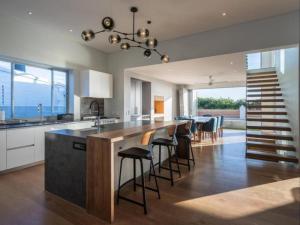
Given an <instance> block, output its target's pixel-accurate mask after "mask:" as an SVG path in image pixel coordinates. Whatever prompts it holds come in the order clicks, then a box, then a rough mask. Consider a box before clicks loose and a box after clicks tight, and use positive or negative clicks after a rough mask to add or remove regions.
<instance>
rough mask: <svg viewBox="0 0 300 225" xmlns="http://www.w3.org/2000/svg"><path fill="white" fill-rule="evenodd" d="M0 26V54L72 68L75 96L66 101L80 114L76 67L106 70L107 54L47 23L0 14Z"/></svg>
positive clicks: (77, 68) (72, 84)
mask: <svg viewBox="0 0 300 225" xmlns="http://www.w3.org/2000/svg"><path fill="white" fill-rule="evenodd" d="M0 30H1V34H0V57H1V56H4V57H8V58H16V59H22V60H25V61H29V62H35V63H40V64H46V65H50V66H55V67H60V68H67V69H71V70H73V72H72V75H73V76H72V77H71V80H70V83H71V86H73V87H74V95H75V96H74V98H73V99H71V102H70V103H71V106H74V111H75V113H76V116H77V117H78V116H79V114H80V98H79V95H80V93H79V71H80V70H81V69H86V68H89V69H94V70H99V71H103V72H106V71H107V55H106V54H104V53H102V52H100V51H98V50H96V49H93V48H89V47H87V46H84V45H81V44H80V43H79V42H76V41H75V40H71V39H69V38H67V37H65V36H63V35H62V34H60V33H57V32H55V31H51V30H49V29H47V27H40V26H36V25H32V24H30V23H26V22H24V21H22V20H20V19H18V18H15V17H10V16H7V15H0ZM66 32H67V31H66ZM78 40H80V36H79V37H78ZM72 94H73V93H72V92H71V93H70V96H73V95H72Z"/></svg>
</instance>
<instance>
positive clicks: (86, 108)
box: [80, 98, 104, 117]
mask: <svg viewBox="0 0 300 225" xmlns="http://www.w3.org/2000/svg"><path fill="white" fill-rule="evenodd" d="M92 101H97V102H98V103H99V106H100V116H103V115H104V99H103V98H80V115H81V117H82V116H84V115H97V112H96V109H97V107H96V106H95V105H94V107H93V111H92V112H91V110H90V105H91V102H92Z"/></svg>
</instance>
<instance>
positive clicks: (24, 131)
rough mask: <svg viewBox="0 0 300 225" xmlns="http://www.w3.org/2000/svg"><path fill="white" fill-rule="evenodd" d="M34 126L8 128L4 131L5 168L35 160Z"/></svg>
mask: <svg viewBox="0 0 300 225" xmlns="http://www.w3.org/2000/svg"><path fill="white" fill-rule="evenodd" d="M36 147H37V146H36V142H35V128H34V127H30V128H17V129H8V130H7V132H6V150H7V151H6V154H7V155H6V159H7V160H6V169H11V168H14V167H18V166H23V165H26V164H30V163H33V162H35V150H36Z"/></svg>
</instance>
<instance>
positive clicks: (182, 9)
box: [0, 0, 299, 52]
mask: <svg viewBox="0 0 300 225" xmlns="http://www.w3.org/2000/svg"><path fill="white" fill-rule="evenodd" d="M133 5H134V6H138V8H139V12H138V14H137V27H148V28H149V29H150V32H151V35H152V36H154V37H156V38H158V40H169V39H173V38H177V37H181V36H186V35H190V34H193V33H198V32H202V31H207V30H212V29H216V28H220V27H226V26H230V25H233V24H238V23H243V22H246V21H251V20H256V19H261V18H266V17H271V16H275V15H278V14H284V13H287V12H290V11H294V10H297V9H299V0H251V1H249V0H188V1H182V0H151V1H149V0H9V1H7V0H0V13H5V14H8V15H11V16H15V17H18V18H20V19H22V20H24V21H27V22H29V23H32V24H36V25H41V26H44V27H46V28H47V29H51V30H53V31H56V32H59V33H62V34H65V35H66V36H68V37H70V38H73V39H75V40H78V41H81V38H80V33H81V31H82V30H84V29H86V28H92V29H95V30H100V29H101V26H100V24H101V19H102V18H103V17H104V16H111V17H113V18H114V19H115V23H116V29H118V30H120V31H124V32H129V31H131V28H132V24H131V22H132V21H131V15H130V13H129V7H130V6H133ZM28 11H32V15H28ZM223 12H226V14H227V16H222V13H223ZM147 20H152V24H151V25H147V24H146V21H147ZM70 29H72V31H73V32H70V31H69V30H70ZM107 37H108V34H107V33H105V34H102V37H101V36H99V37H97V38H96V39H94V40H93V41H91V42H89V43H87V44H88V45H90V46H92V47H95V48H97V49H99V50H102V51H104V52H113V51H117V50H118V49H119V48H118V47H111V46H110V45H109V44H108V41H107ZM81 42H82V43H83V41H81Z"/></svg>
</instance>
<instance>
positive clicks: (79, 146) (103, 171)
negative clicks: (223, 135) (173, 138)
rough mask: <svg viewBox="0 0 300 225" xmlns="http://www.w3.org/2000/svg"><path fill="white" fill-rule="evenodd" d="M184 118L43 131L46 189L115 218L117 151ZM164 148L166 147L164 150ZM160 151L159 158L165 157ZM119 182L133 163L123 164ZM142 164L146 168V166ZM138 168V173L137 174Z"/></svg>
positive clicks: (100, 215) (94, 212)
mask: <svg viewBox="0 0 300 225" xmlns="http://www.w3.org/2000/svg"><path fill="white" fill-rule="evenodd" d="M176 123H180V124H183V123H184V122H178V121H170V122H150V121H137V122H126V123H116V124H109V125H102V126H100V129H97V128H89V129H83V130H76V131H74V130H58V131H51V132H47V133H46V151H45V157H46V161H45V189H46V191H48V192H50V193H52V194H55V195H58V196H60V197H61V198H63V199H65V200H67V201H69V202H72V203H75V204H77V205H79V206H81V207H83V208H86V210H87V212H88V213H89V214H92V215H94V216H96V217H98V218H100V219H103V220H105V221H108V222H113V221H114V199H115V198H114V196H115V190H116V179H117V178H118V167H119V158H118V156H117V155H118V151H120V150H122V149H126V148H129V147H132V146H137V145H138V144H139V141H140V136H141V135H142V134H143V133H144V132H147V131H149V130H158V132H157V134H156V136H160V137H163V136H166V135H167V133H166V132H165V130H166V129H165V128H167V127H169V126H171V125H173V124H176ZM163 152H165V151H163ZM166 158H167V155H163V156H162V159H166ZM126 167H127V168H128V169H126V173H124V176H122V182H125V181H126V180H127V179H129V178H131V177H132V174H131V173H132V165H130V162H128V165H126V164H125V165H124V168H126ZM145 168H149V166H147V164H146V167H145ZM139 174H140V173H139V171H138V173H137V175H139Z"/></svg>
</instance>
